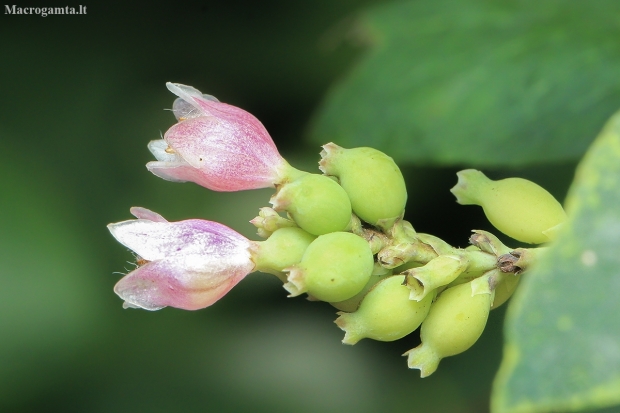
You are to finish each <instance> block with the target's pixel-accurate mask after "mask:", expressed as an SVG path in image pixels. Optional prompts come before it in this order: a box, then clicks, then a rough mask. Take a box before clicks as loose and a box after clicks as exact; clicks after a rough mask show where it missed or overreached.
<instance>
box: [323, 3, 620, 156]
mask: <svg viewBox="0 0 620 413" xmlns="http://www.w3.org/2000/svg"><path fill="white" fill-rule="evenodd" d="M619 13H620V3H619V2H617V1H613V0H592V1H588V2H579V1H560V0H520V1H518V0H510V1H503V2H496V1H490V0H464V1H458V2H456V1H451V0H416V1H408V2H399V3H394V4H390V5H387V6H385V7H379V8H375V9H372V10H370V11H369V12H367V13H365V14H364V15H363V16H362V18H361V21H360V23H361V26H360V27H358V30H357V31H356V32H357V33H358V35H360V34H361V35H362V36H363V40H366V41H367V42H370V44H371V45H372V46H371V48H370V50H368V51H367V53H366V55H365V58H363V59H362V61H361V62H360V63H359V64H358V65H357V66H356V67H355V68H354V69H353V70H352V71H351V72H350V73H349V74H348V76H347V77H346V78H345V79H344V80H343V81H342V82H340V83H339V84H337V85H336V86H335V87H334V88H333V89H332V90H331V93H330V94H329V95H328V97H327V99H326V101H325V102H324V104H323V106H322V107H321V109H320V111H319V112H318V114H317V116H316V118H315V121H314V123H313V125H312V128H311V139H312V140H313V141H315V142H318V143H320V144H324V143H326V142H328V141H334V142H336V143H338V144H340V145H342V146H345V147H347V146H349V147H351V146H372V147H375V148H379V149H381V150H384V151H385V152H387V153H388V154H390V155H391V156H393V157H394V158H395V159H396V160H397V161H400V162H407V161H413V162H418V163H433V164H463V163H467V164H471V165H479V166H504V167H505V166H517V165H523V164H527V163H534V162H550V161H559V160H569V159H578V158H579V157H580V156H581V155H582V154H583V153H584V151H585V150H586V149H587V147H588V144H589V143H590V142H591V138H592V136H595V134H596V132H598V129H599V127H600V125H601V124H602V123H603V122H604V121H605V120H606V119H607V118H608V117H609V116H611V114H612V113H613V112H614V111H615V110H616V108H617V107H618V103H619V102H620V77H619V76H618V73H620V42H618V39H619V38H620V25H619V24H618V19H617V16H618V14H619Z"/></svg>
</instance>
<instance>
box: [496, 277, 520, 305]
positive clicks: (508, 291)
mask: <svg viewBox="0 0 620 413" xmlns="http://www.w3.org/2000/svg"><path fill="white" fill-rule="evenodd" d="M520 279H521V275H520V274H518V275H514V274H504V275H503V277H502V278H501V279H500V281H499V283H498V284H497V286H496V287H495V298H494V299H493V304H492V305H491V310H494V309H496V308H497V307H499V306H500V305H502V304H504V303H505V302H506V301H508V299H509V298H510V297H511V296H512V294H513V293H514V292H515V290H516V289H517V286H518V285H519V280H520Z"/></svg>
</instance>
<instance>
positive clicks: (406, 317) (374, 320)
mask: <svg viewBox="0 0 620 413" xmlns="http://www.w3.org/2000/svg"><path fill="white" fill-rule="evenodd" d="M403 281H404V277H403V276H402V275H394V276H392V277H388V278H386V279H384V280H382V281H380V282H379V283H378V284H376V285H375V286H374V287H373V288H372V289H371V290H370V291H369V292H368V293H367V294H366V296H365V297H364V299H363V300H362V302H361V304H360V306H359V309H358V310H357V311H356V312H354V313H343V312H339V313H338V314H339V315H340V317H338V319H336V324H337V325H338V327H340V328H341V329H342V330H344V331H345V333H346V334H345V336H344V339H343V340H342V342H343V343H344V344H355V343H357V342H358V341H360V340H361V339H363V338H371V339H374V340H379V341H394V340H398V339H400V338H403V337H405V336H406V335H408V334H410V333H411V332H413V331H414V330H415V329H417V328H418V327H419V326H420V324H421V323H422V321H423V320H424V319H425V318H426V315H427V314H428V310H429V308H430V307H431V303H432V301H433V298H434V295H433V294H429V295H427V296H426V297H425V298H424V299H423V300H421V301H412V300H410V299H409V289H408V288H407V287H406V286H404V285H403Z"/></svg>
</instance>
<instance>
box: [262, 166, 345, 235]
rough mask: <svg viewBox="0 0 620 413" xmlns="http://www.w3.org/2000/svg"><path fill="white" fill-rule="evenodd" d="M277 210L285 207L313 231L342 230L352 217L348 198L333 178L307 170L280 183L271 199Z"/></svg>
mask: <svg viewBox="0 0 620 413" xmlns="http://www.w3.org/2000/svg"><path fill="white" fill-rule="evenodd" d="M270 202H271V204H272V205H273V206H274V208H275V210H276V211H287V212H288V213H289V215H290V216H291V217H292V218H293V219H294V220H295V222H296V223H297V225H299V226H300V227H301V228H303V229H304V230H306V231H308V232H309V233H311V234H314V235H323V234H328V233H330V232H336V231H343V230H345V229H346V228H347V226H348V225H349V223H350V221H351V202H350V201H349V197H348V195H347V193H346V192H345V191H344V189H343V188H342V187H341V186H340V185H338V183H336V182H335V181H334V180H333V179H331V178H328V177H326V176H323V175H316V174H307V175H304V176H302V177H301V178H299V179H297V180H295V181H292V182H289V183H286V184H284V185H282V186H281V187H280V188H279V190H278V192H277V193H276V195H274V196H273V197H272V199H271V201H270Z"/></svg>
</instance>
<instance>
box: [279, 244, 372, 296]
mask: <svg viewBox="0 0 620 413" xmlns="http://www.w3.org/2000/svg"><path fill="white" fill-rule="evenodd" d="M373 266H374V261H373V256H372V252H371V251H370V246H369V245H368V242H367V241H366V240H365V239H363V238H361V237H359V236H357V235H355V234H352V233H350V232H333V233H331V234H326V235H321V236H320V237H318V238H317V239H316V240H314V241H313V242H312V243H311V244H310V245H309V246H308V248H307V249H306V252H305V253H304V255H303V257H302V259H301V262H300V263H299V264H297V265H295V266H293V267H291V268H289V274H288V277H287V279H288V282H287V283H286V284H284V288H285V289H286V290H287V291H289V292H290V293H291V296H297V295H300V294H302V293H308V294H309V295H311V296H312V297H314V298H316V299H318V300H321V301H328V302H337V301H344V300H347V299H349V298H351V297H353V296H354V295H356V294H357V293H359V292H360V291H361V290H362V289H363V288H364V286H365V285H366V283H367V282H368V279H369V278H370V276H371V274H372V271H373Z"/></svg>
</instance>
